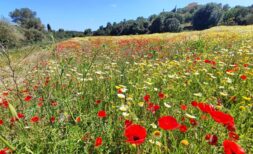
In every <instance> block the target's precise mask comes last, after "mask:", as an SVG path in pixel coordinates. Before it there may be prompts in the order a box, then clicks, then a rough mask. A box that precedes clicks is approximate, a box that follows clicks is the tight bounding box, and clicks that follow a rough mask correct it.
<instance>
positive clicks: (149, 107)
mask: <svg viewBox="0 0 253 154" xmlns="http://www.w3.org/2000/svg"><path fill="white" fill-rule="evenodd" d="M159 109H160V106H159V105H155V104H153V103H149V105H148V110H149V111H151V112H152V113H155V112H156V111H157V110H159Z"/></svg>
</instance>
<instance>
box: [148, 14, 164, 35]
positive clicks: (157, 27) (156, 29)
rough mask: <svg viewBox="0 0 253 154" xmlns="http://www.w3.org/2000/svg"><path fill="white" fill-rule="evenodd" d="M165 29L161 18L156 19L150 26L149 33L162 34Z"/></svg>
mask: <svg viewBox="0 0 253 154" xmlns="http://www.w3.org/2000/svg"><path fill="white" fill-rule="evenodd" d="M162 29H163V21H162V18H161V17H160V16H158V17H156V18H155V19H154V20H153V22H152V23H151V25H150V26H149V31H150V32H151V33H160V32H162Z"/></svg>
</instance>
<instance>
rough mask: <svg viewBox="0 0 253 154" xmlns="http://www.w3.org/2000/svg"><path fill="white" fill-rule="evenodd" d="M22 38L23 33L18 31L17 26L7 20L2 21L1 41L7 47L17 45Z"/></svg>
mask: <svg viewBox="0 0 253 154" xmlns="http://www.w3.org/2000/svg"><path fill="white" fill-rule="evenodd" d="M22 39H24V37H23V35H22V34H21V33H20V32H19V31H18V29H17V28H16V27H15V26H12V25H10V24H9V23H7V22H5V21H0V43H1V44H3V45H4V46H5V47H14V46H17V45H18V44H19V43H20V42H21V41H22Z"/></svg>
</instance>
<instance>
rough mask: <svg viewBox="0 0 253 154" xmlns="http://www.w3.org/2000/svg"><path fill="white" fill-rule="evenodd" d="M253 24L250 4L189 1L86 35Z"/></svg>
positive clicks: (172, 30) (88, 31)
mask: <svg viewBox="0 0 253 154" xmlns="http://www.w3.org/2000/svg"><path fill="white" fill-rule="evenodd" d="M250 24H253V5H251V6H249V7H244V6H235V7H233V8H231V7H230V6H229V5H228V4H226V5H222V4H216V3H208V4H206V5H198V4H197V3H190V4H188V5H187V6H186V7H184V8H178V9H177V8H176V7H175V8H174V9H173V10H171V11H163V12H161V13H160V14H158V15H156V14H154V15H151V16H150V17H148V18H144V17H138V18H137V19H136V20H123V21H121V22H119V23H116V22H114V23H110V22H109V23H107V25H106V26H105V27H104V26H100V27H99V29H98V30H96V31H94V32H92V31H91V29H86V30H85V31H84V34H85V35H135V34H152V33H161V32H180V31H182V30H203V29H208V28H210V27H213V26H217V25H250Z"/></svg>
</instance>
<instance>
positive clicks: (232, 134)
mask: <svg viewBox="0 0 253 154" xmlns="http://www.w3.org/2000/svg"><path fill="white" fill-rule="evenodd" d="M228 136H229V139H230V140H232V141H235V142H237V141H238V140H239V135H238V134H236V133H235V132H229V133H228Z"/></svg>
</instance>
